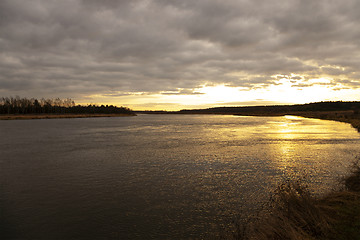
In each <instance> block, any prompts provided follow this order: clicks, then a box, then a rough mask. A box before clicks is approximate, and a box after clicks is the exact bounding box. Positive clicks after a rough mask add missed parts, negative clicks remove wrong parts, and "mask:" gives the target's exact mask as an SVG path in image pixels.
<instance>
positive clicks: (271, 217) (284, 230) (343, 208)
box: [225, 164, 360, 240]
mask: <svg viewBox="0 0 360 240" xmlns="http://www.w3.org/2000/svg"><path fill="white" fill-rule="evenodd" d="M359 190H360V165H359V164H354V167H353V171H352V173H351V174H350V176H348V177H346V178H344V190H341V191H337V192H332V193H330V194H328V195H326V196H323V197H321V198H315V197H314V196H312V195H311V194H310V192H309V191H308V189H307V186H306V185H304V184H303V183H302V181H300V180H299V181H286V182H284V183H283V184H281V185H280V186H278V188H277V189H276V191H275V193H274V194H273V196H272V197H271V199H270V203H269V206H268V207H267V211H263V212H261V213H259V214H258V215H257V216H256V217H253V218H251V219H247V220H244V221H242V222H240V223H238V224H236V225H234V229H233V231H232V233H231V234H230V236H229V235H228V236H227V237H225V238H226V239H244V240H248V239H256V240H257V239H273V240H286V239H291V240H305V239H306V240H310V239H360V192H359Z"/></svg>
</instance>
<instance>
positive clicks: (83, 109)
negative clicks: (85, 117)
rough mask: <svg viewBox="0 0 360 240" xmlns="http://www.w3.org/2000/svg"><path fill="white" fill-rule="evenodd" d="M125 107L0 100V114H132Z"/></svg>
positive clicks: (23, 99)
mask: <svg viewBox="0 0 360 240" xmlns="http://www.w3.org/2000/svg"><path fill="white" fill-rule="evenodd" d="M132 113H133V112H132V110H131V109H129V108H127V107H116V106H113V105H106V106H104V105H101V106H98V105H95V104H89V105H87V106H83V105H76V104H75V102H74V101H73V100H71V99H70V98H67V99H60V98H55V99H45V98H41V99H35V98H30V99H28V98H20V97H18V96H16V97H1V98H0V114H132Z"/></svg>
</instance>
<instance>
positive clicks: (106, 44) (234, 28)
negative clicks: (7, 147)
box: [0, 0, 360, 110]
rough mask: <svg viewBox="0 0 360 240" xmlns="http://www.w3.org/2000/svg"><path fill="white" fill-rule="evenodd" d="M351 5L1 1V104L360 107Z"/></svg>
mask: <svg viewBox="0 0 360 240" xmlns="http://www.w3.org/2000/svg"><path fill="white" fill-rule="evenodd" d="M359 13H360V1H358V0H342V1H336V0H316V1H314V0H196V1H194V0H131V1H130V0H129V1H125V0H124V1H119V0H117V1H115V0H114V1H113V0H102V1H95V0H61V1H59V0H32V1H28V0H1V1H0V96H3V97H8V96H16V95H18V96H20V97H28V98H43V97H44V98H57V97H59V98H71V99H73V100H75V102H76V103H81V104H89V103H92V104H113V105H117V106H127V107H130V108H132V109H135V110H150V109H152V110H179V109H184V108H187V109H191V108H205V107H214V106H245V105H273V104H293V103H308V102H316V101H338V100H342V101H355V100H360V14H359Z"/></svg>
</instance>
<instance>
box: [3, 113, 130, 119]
mask: <svg viewBox="0 0 360 240" xmlns="http://www.w3.org/2000/svg"><path fill="white" fill-rule="evenodd" d="M129 116H136V114H127V113H126V114H125V113H121V114H5V115H0V120H26V119H52V118H94V117H129Z"/></svg>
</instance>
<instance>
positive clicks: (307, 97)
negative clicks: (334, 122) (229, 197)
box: [77, 77, 360, 111]
mask: <svg viewBox="0 0 360 240" xmlns="http://www.w3.org/2000/svg"><path fill="white" fill-rule="evenodd" d="M359 96H360V91H359V89H341V90H338V91H336V90H334V85H331V80H330V79H328V78H325V77H324V78H314V79H308V80H307V81H306V83H301V81H300V83H299V82H294V81H291V80H289V79H286V78H280V79H278V80H277V82H276V84H271V85H268V86H263V85H259V86H255V87H252V88H244V87H233V86H228V85H226V84H219V85H203V86H201V87H199V88H194V89H178V91H177V92H176V91H175V92H157V93H142V92H141V93H139V92H134V93H125V94H124V93H123V94H121V92H120V93H118V92H115V93H112V94H103V95H101V94H99V95H91V96H88V97H87V98H84V99H81V100H80V101H77V102H80V103H85V104H90V103H97V104H109V105H111V104H112V105H116V106H126V107H130V108H131V109H134V110H168V111H176V110H181V109H196V108H209V107H218V106H255V105H281V104H304V103H310V102H319V101H340V100H342V101H356V100H360V98H359Z"/></svg>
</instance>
